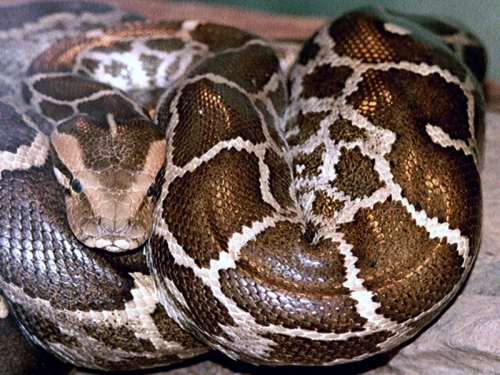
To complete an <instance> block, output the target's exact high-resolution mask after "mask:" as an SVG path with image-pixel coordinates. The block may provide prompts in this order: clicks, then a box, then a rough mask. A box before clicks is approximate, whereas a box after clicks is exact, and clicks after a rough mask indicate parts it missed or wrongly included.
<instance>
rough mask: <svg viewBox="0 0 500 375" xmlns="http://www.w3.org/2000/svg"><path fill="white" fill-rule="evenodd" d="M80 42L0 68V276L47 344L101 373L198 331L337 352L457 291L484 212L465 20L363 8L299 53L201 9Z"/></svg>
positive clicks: (188, 344)
mask: <svg viewBox="0 0 500 375" xmlns="http://www.w3.org/2000/svg"><path fill="white" fill-rule="evenodd" d="M92 9H93V11H94V13H95V5H94V8H92ZM102 13H103V14H101V15H100V17H102V18H104V14H105V12H104V11H103V12H102ZM98 16H99V15H97V16H96V15H95V14H93V13H92V11H91V10H90V8H89V9H86V8H83V10H82V11H81V13H80V14H79V16H78V19H79V20H85V22H86V23H87V24H92V22H90V20H91V19H92V17H98ZM51 17H52V18H51ZM57 17H58V14H57V13H55V14H53V15H50V16H47V19H46V20H45V21H44V22H48V21H47V20H52V22H53V23H54V30H56V29H57V25H60V24H62V23H64V22H66V21H63V19H62V18H57ZM96 19H97V20H99V22H100V19H99V18H96ZM94 21H95V20H94ZM108 21H109V20H108ZM118 21H119V20H114V22H118ZM85 22H82V23H85ZM99 22H94V23H99ZM26 27H31V28H32V29H29V30H36V23H32V24H30V26H26ZM20 30H22V27H21V26H19V25H11V26H9V28H8V30H7V31H5V30H4V31H3V32H4V34H2V37H5V36H6V35H7V36H9V35H15V33H21V31H20ZM46 32H47V31H46ZM9 33H10V34H9ZM61 34H62V36H65V34H64V32H61ZM69 36H70V38H69V39H64V40H63V41H61V42H59V43H56V44H55V45H53V46H52V47H50V48H49V49H47V50H46V51H45V52H43V53H41V52H42V51H38V52H40V54H38V53H37V54H36V56H31V60H30V61H28V62H24V64H25V65H24V67H23V69H22V70H23V72H24V77H16V78H15V79H14V80H13V81H9V82H7V80H6V79H5V77H6V76H7V75H8V73H9V67H10V68H12V67H13V65H12V64H11V65H10V66H8V67H7V68H6V67H2V82H3V83H2V86H1V88H2V90H1V92H0V94H1V96H2V97H1V100H0V134H1V137H0V152H1V154H0V155H1V157H0V168H1V171H2V173H1V179H0V206H1V209H0V246H1V247H0V289H1V291H2V294H3V295H4V297H5V299H6V301H7V304H8V306H9V311H10V312H11V313H12V314H14V316H15V317H16V319H17V320H18V322H19V324H20V326H21V328H22V330H23V332H24V333H25V335H26V336H27V337H29V338H30V339H31V340H32V341H33V342H34V343H36V344H38V345H40V346H41V347H43V348H44V349H46V350H47V351H49V352H51V353H53V354H55V355H56V356H57V357H59V358H61V359H62V360H64V361H68V362H71V363H73V364H74V365H76V366H81V367H87V368H93V369H103V370H123V369H127V370H130V369H133V368H148V367H154V366H161V365H166V364H170V363H175V362H179V361H181V360H183V359H185V358H189V357H193V356H196V355H198V354H201V353H204V352H205V351H207V350H208V349H209V348H213V349H217V350H219V351H222V352H224V353H225V354H227V355H229V356H230V357H232V358H234V359H240V360H243V361H247V362H250V363H254V364H265V365H331V364H338V363H345V362H350V361H357V360H361V359H364V358H367V357H369V356H372V355H374V354H376V353H379V352H384V351H388V350H390V349H392V348H394V347H396V346H397V345H399V344H401V343H402V342H404V341H406V340H408V339H409V338H411V337H413V336H414V335H415V334H416V333H417V332H419V331H420V330H421V329H422V328H423V327H424V326H425V325H426V324H428V323H429V322H430V321H431V320H432V319H433V318H434V317H436V315H437V314H439V312H440V311H442V310H443V308H444V307H445V306H446V305H447V303H448V302H449V301H450V300H451V299H452V298H453V297H454V295H456V293H457V292H458V290H459V289H460V286H461V285H462V283H463V282H464V280H465V278H466V277H467V275H468V273H469V271H470V269H471V267H472V265H473V262H474V259H475V257H476V254H477V251H478V247H479V242H480V232H481V206H482V201H481V185H480V178H479V172H478V165H479V164H480V161H481V142H482V134H483V127H484V119H483V117H484V102H483V96H482V92H481V87H480V84H479V82H480V81H481V80H482V79H483V78H484V72H485V62H484V61H485V60H484V55H485V54H484V50H483V49H482V47H481V46H480V44H479V42H478V41H477V39H475V37H473V36H472V35H470V34H469V33H466V32H464V31H461V30H460V29H457V28H455V27H453V26H451V25H449V24H446V23H443V22H441V21H437V20H433V19H432V18H429V17H406V16H403V15H401V14H398V13H394V12H390V11H388V10H382V9H371V8H370V9H365V10H360V11H355V12H353V13H349V14H347V15H345V16H342V17H340V18H338V19H337V20H335V21H332V22H330V23H328V24H327V25H325V26H324V27H323V28H321V29H319V30H318V31H317V32H316V33H315V34H314V35H313V36H312V37H311V39H310V40H309V41H307V42H305V43H304V45H303V48H302V50H301V51H300V52H299V53H298V54H297V59H296V62H295V63H294V64H289V63H288V60H286V59H281V60H280V57H281V56H282V54H281V52H283V49H282V48H281V47H282V46H283V45H286V44H280V43H277V42H270V43H269V42H266V41H264V40H262V39H260V38H258V37H256V36H254V35H252V34H249V33H247V32H245V31H241V30H238V29H234V28H232V27H228V26H221V25H215V24H208V23H204V22H200V21H182V22H161V21H155V22H153V21H134V22H127V23H123V24H119V25H117V26H108V27H105V28H101V29H95V30H90V31H87V32H86V33H84V34H82V35H79V36H75V35H74V34H72V35H69ZM59 39H61V38H59ZM276 51H277V52H279V53H278V55H277V54H276ZM285 52H286V51H285ZM2 53H4V55H5V57H6V58H7V55H6V54H5V52H0V54H2ZM24 55H26V53H25V54H24ZM28 55H29V54H28ZM288 57H289V56H288ZM9 58H11V57H9ZM467 65H468V67H467Z"/></svg>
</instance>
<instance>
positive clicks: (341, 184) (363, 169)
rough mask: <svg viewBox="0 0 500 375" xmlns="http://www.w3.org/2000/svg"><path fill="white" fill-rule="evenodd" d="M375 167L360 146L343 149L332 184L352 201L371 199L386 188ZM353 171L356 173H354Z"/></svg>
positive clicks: (341, 149) (373, 162)
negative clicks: (376, 192)
mask: <svg viewBox="0 0 500 375" xmlns="http://www.w3.org/2000/svg"><path fill="white" fill-rule="evenodd" d="M374 167H375V161H374V160H373V159H371V158H370V157H369V156H365V155H363V154H362V153H361V150H360V149H359V147H358V146H356V147H354V148H353V149H348V148H346V147H341V148H340V157H339V161H338V162H337V163H336V164H335V167H334V169H335V174H336V177H335V179H334V180H333V181H331V182H330V184H331V186H332V187H335V188H337V189H338V190H340V191H342V192H343V193H344V194H346V195H349V196H350V198H351V199H356V198H363V197H369V196H370V195H372V194H373V193H374V192H375V191H376V190H378V189H380V188H382V187H384V186H385V183H384V182H383V181H381V180H380V178H379V174H378V172H377V171H376V170H375V169H374ZM353 170H355V171H356V173H352V172H353Z"/></svg>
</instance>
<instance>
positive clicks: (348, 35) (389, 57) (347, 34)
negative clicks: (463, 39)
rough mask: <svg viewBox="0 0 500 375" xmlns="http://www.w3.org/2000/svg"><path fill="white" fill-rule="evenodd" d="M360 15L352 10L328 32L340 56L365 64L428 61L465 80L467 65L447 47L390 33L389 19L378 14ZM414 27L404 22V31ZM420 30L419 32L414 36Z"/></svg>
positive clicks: (333, 24)
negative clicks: (385, 19) (388, 28)
mask: <svg viewBox="0 0 500 375" xmlns="http://www.w3.org/2000/svg"><path fill="white" fill-rule="evenodd" d="M358 16H359V14H357V13H352V14H351V15H348V16H347V17H343V18H340V19H339V20H338V21H335V22H333V23H332V25H331V26H330V29H329V34H330V37H331V38H332V39H333V40H334V41H335V47H334V51H335V52H336V53H337V54H338V55H339V56H349V57H352V58H353V59H355V60H357V61H361V62H363V63H383V62H396V63H399V62H410V63H414V64H420V63H425V64H427V65H429V66H432V65H434V66H439V67H441V68H442V69H444V70H449V71H450V72H451V73H452V74H453V75H455V76H457V77H458V78H459V79H460V80H462V81H463V80H465V77H466V76H467V72H466V70H465V68H464V67H463V65H462V64H461V63H460V61H459V59H457V58H456V57H455V56H453V55H452V54H451V52H450V51H449V50H447V49H446V48H440V47H439V45H431V44H424V42H422V41H421V40H419V39H418V37H415V38H412V37H409V36H408V35H401V34H399V33H394V32H391V31H390V30H387V24H388V23H387V21H383V20H381V19H377V17H376V16H368V17H363V18H360V17H358ZM406 22H407V21H406ZM407 26H408V27H410V29H409V30H406V29H405V28H406V27H407ZM414 27H415V25H413V26H412V25H411V23H409V24H408V25H406V24H405V25H404V26H403V30H405V31H407V32H408V33H411V31H412V28H414ZM420 33H421V32H420V31H417V32H416V33H415V34H411V35H412V36H413V35H418V34H420Z"/></svg>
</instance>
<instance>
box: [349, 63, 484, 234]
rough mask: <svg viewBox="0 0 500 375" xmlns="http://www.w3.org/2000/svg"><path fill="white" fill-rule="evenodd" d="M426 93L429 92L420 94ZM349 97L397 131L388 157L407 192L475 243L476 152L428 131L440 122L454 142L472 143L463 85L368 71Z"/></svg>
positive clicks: (408, 74)
mask: <svg viewBox="0 0 500 375" xmlns="http://www.w3.org/2000/svg"><path fill="white" fill-rule="evenodd" d="M423 92H425V96H422V95H419V93H423ZM380 93H383V94H382V95H380ZM347 100H348V102H349V103H351V104H352V105H353V106H354V108H356V109H357V110H358V111H359V112H360V113H361V114H362V115H363V116H366V117H367V118H368V119H369V120H370V121H371V122H373V124H374V125H376V126H380V127H381V128H385V129H389V130H391V131H392V132H394V133H395V134H397V135H398V136H397V138H396V141H395V143H394V145H393V149H392V150H391V152H390V153H389V154H388V155H387V156H386V158H387V159H388V160H389V162H390V163H391V166H393V168H392V170H391V172H392V173H393V175H394V182H396V183H397V184H399V185H400V186H401V188H402V189H403V192H402V194H403V196H404V197H406V198H407V199H408V200H409V201H410V203H411V204H412V205H414V206H415V208H416V209H417V210H425V212H426V213H427V215H428V216H429V217H437V218H438V219H439V221H440V222H441V223H444V222H447V223H449V224H450V226H451V228H459V229H460V230H461V231H462V232H463V233H464V234H465V235H466V236H468V237H469V238H471V239H472V241H473V243H476V242H477V237H476V236H477V224H475V223H476V222H477V215H478V213H477V212H478V204H479V203H478V202H479V198H480V185H479V174H478V171H477V168H475V167H474V160H473V156H472V155H465V154H464V152H463V151H461V150H456V149H455V148H453V147H442V146H440V145H437V144H436V143H434V142H433V141H432V140H431V138H430V136H429V134H428V133H427V131H426V125H427V124H431V125H434V126H439V127H440V128H441V129H442V130H443V131H444V132H445V133H446V134H448V135H449V136H450V138H451V139H452V140H455V139H458V140H463V141H464V142H466V144H468V143H469V141H470V140H471V136H472V135H471V134H470V126H469V118H468V113H467V98H466V97H465V96H464V94H463V92H462V90H461V88H460V87H458V86H457V85H455V84H453V83H448V82H446V81H445V80H444V78H442V77H440V76H438V75H437V74H431V75H429V76H423V75H421V74H417V73H414V72H410V71H406V70H395V69H390V70H389V71H374V70H368V71H367V72H366V73H365V74H364V75H363V80H362V81H361V82H360V83H359V88H358V90H357V91H356V92H354V93H353V94H352V95H351V96H350V97H349V98H348V99H347ZM479 127H481V126H479ZM401 134H405V136H399V135H401ZM467 170H468V171H470V172H469V173H464V171H467ZM456 202H461V203H462V205H461V206H460V207H457V206H456Z"/></svg>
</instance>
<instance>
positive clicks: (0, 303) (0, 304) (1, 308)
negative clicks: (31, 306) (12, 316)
mask: <svg viewBox="0 0 500 375" xmlns="http://www.w3.org/2000/svg"><path fill="white" fill-rule="evenodd" d="M8 315H9V309H8V308H7V302H5V298H3V297H2V296H1V295H0V319H3V318H6V317H7V316H8Z"/></svg>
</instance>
